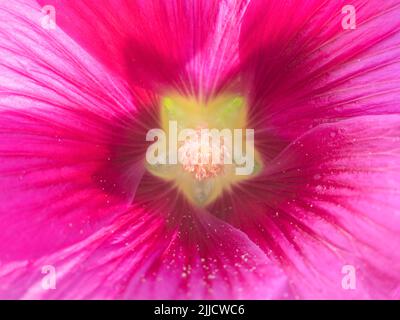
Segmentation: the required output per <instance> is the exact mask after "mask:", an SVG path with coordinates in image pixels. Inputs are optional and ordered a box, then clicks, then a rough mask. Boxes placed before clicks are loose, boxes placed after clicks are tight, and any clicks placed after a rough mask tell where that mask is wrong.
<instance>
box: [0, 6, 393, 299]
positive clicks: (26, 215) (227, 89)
mask: <svg viewBox="0 0 400 320" xmlns="http://www.w3.org/2000/svg"><path fill="white" fill-rule="evenodd" d="M347 5H351V6H352V8H353V9H354V12H353V13H354V14H355V16H354V17H353V18H354V21H353V22H354V23H355V25H353V27H352V28H345V27H344V26H345V24H343V23H342V22H343V19H346V15H345V14H346V13H343V12H342V8H343V7H345V6H347ZM44 6H46V7H44ZM43 7H44V10H43V11H42V8H43ZM46 14H48V15H46ZM399 15H400V1H399V0H385V1H384V2H382V1H379V0H371V1H364V0H352V1H351V3H348V2H347V1H342V0H337V1H334V0H328V1H326V0H308V1H300V0H299V1H297V0H293V1H282V0H276V1H275V0H269V1H263V0H220V1H212V0H211V1H209V0H185V1H179V0H171V1H162V0H130V1H127V0H125V1H124V0H104V1H94V0H93V1H91V0H87V1H81V0H69V1H62V0H38V1H33V0H14V1H6V0H0V188H1V192H0V230H1V232H0V297H2V298H7V299H17V298H18V299H96V298H97V299H144V298H146V299H147V298H148V299H204V298H207V299H226V298H227V299H242V298H246V299H311V298H318V299H328V298H329V299H354V298H358V299H371V298H378V299H396V298H397V299H398V298H400V250H399V249H400V248H399V247H400V170H399V169H400V115H399V112H400V81H399V78H398V75H399V72H400V19H399ZM43 19H46V20H43ZM48 22H51V23H50V24H47V26H48V27H46V23H48ZM200 119H201V121H200ZM169 120H179V121H180V122H181V123H183V124H190V125H193V126H196V125H198V126H199V127H202V126H208V127H209V126H212V125H215V126H219V127H221V128H222V127H225V128H230V129H233V128H235V127H238V126H239V127H241V128H252V129H254V138H255V145H254V154H255V169H254V171H253V172H252V174H250V175H248V176H237V175H235V174H232V172H231V171H230V170H229V168H228V167H227V166H226V165H222V166H219V167H218V168H216V167H212V166H192V165H187V166H182V165H179V164H178V165H175V166H172V167H171V166H154V165H149V163H147V162H146V151H147V150H148V147H149V142H148V141H146V134H147V133H148V132H149V130H151V129H154V128H164V129H165V128H166V126H165V123H166V122H168V121H169ZM197 122H198V123H197ZM188 149H190V148H188ZM49 270H50V271H51V272H53V273H54V274H53V275H54V277H55V278H54V279H53V281H52V282H51V285H50V286H46V285H44V284H45V283H44V280H46V279H47V278H46V277H49V276H51V274H49V273H48V272H49ZM348 271H349V272H350V273H351V274H350V273H348ZM350 276H351V277H352V278H351V279H350V282H349V283H350V285H349V286H347V285H346V283H347V282H346V281H348V280H349V279H348V278H346V277H350ZM46 281H47V280H46Z"/></svg>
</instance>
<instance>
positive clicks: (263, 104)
mask: <svg viewBox="0 0 400 320" xmlns="http://www.w3.org/2000/svg"><path fill="white" fill-rule="evenodd" d="M348 4H351V5H353V6H354V7H355V9H356V22H357V25H356V29H355V30H344V29H343V28H342V19H343V18H344V17H345V14H342V7H344V6H345V5H348ZM399 14H400V1H398V0H390V1H384V2H382V1H379V0H371V1H363V0H356V1H352V2H351V3H349V2H348V1H323V0H311V1H286V2H282V1H262V0H260V1H258V0H255V1H252V3H251V4H250V6H249V8H248V10H247V11H246V16H245V17H244V21H243V26H242V29H241V32H242V35H241V44H240V48H241V59H242V63H243V70H244V71H243V72H244V78H245V81H244V83H247V84H249V90H250V100H251V103H250V105H251V106H252V111H251V113H252V115H251V117H252V122H253V127H256V128H259V129H260V130H264V131H268V132H269V136H271V135H273V136H277V137H280V139H281V140H286V139H288V140H290V139H293V138H296V137H298V136H299V134H302V133H304V132H306V131H307V130H308V129H310V128H311V127H313V126H316V125H318V124H320V123H325V122H332V121H337V120H339V119H343V118H350V117H353V116H358V115H370V114H387V113H397V112H398V110H399V108H398V101H399V97H400V91H399V80H398V74H399V71H400V64H399V61H400V60H399V56H400V49H399V44H400V34H399V31H400V20H399V19H398V17H399Z"/></svg>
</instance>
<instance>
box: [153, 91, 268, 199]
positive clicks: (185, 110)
mask: <svg viewBox="0 0 400 320" xmlns="http://www.w3.org/2000/svg"><path fill="white" fill-rule="evenodd" d="M160 118H161V128H154V129H152V130H150V131H149V132H148V134H147V136H146V139H147V140H148V141H153V144H151V145H150V146H149V148H148V150H147V153H146V160H147V170H148V171H149V172H150V173H151V174H153V175H155V176H157V177H159V178H161V179H164V180H166V181H170V182H173V184H174V185H175V186H176V188H177V189H178V190H179V191H180V192H181V193H182V194H183V195H185V196H186V198H187V199H188V200H189V201H190V202H191V203H192V204H194V205H196V206H201V207H204V206H207V205H208V204H210V203H212V202H213V201H214V200H216V199H217V198H218V197H219V196H220V195H221V194H222V193H223V192H225V191H229V189H230V188H231V186H232V185H233V184H235V183H239V182H241V181H244V180H247V179H250V178H251V177H254V175H256V174H257V173H258V172H259V171H260V168H261V166H262V163H261V159H260V156H259V155H258V153H257V152H256V150H255V147H254V130H253V129H251V128H246V125H247V109H246V104H245V100H244V98H243V97H240V96H237V95H231V94H224V95H219V96H217V97H216V98H215V99H212V100H208V101H201V100H199V99H195V98H190V97H184V96H181V95H173V96H167V97H164V99H162V102H161V106H160Z"/></svg>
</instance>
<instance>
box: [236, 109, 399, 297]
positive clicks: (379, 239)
mask: <svg viewBox="0 0 400 320" xmlns="http://www.w3.org/2000/svg"><path fill="white" fill-rule="evenodd" d="M399 137H400V116H398V115H392V116H365V117H357V118H354V119H351V120H346V121H341V122H338V123H335V124H326V125H321V126H319V127H317V128H315V129H313V130H311V131H310V132H308V133H307V134H305V135H304V136H302V137H301V138H299V139H298V140H296V141H295V142H293V143H292V144H291V145H290V146H289V147H288V148H287V149H286V150H284V151H283V152H282V153H281V155H280V156H278V157H277V158H276V159H274V160H273V161H272V162H271V163H270V164H269V166H268V167H267V168H266V172H265V174H263V176H262V177H260V178H257V179H255V180H254V181H251V182H249V183H248V184H245V185H244V186H243V187H241V188H240V189H239V190H237V191H236V192H238V194H240V199H242V200H241V201H240V202H239V201H235V202H234V204H233V206H234V208H235V210H236V212H238V213H239V214H238V215H236V217H235V215H233V214H232V215H231V216H232V219H228V221H230V222H232V223H233V224H234V225H236V226H237V227H239V228H240V229H241V230H243V231H244V232H245V233H246V234H248V235H249V237H250V238H251V239H252V240H253V241H254V242H255V243H257V244H258V245H259V246H260V247H262V248H264V250H265V251H266V252H271V256H273V257H275V259H276V261H279V262H280V263H281V264H282V265H283V267H284V268H285V270H286V272H287V274H288V276H289V278H290V279H291V283H292V285H293V288H294V290H295V292H297V295H298V296H299V297H300V298H325V299H327V298H328V299H332V298H334V299H336V298H363V299H365V298H378V299H398V298H399V295H398V294H399V287H400V276H399V272H398V270H400V250H399V249H400V210H399V207H400V174H399V172H400V170H399V169H400V166H399V163H400V162H399V161H400V138H399ZM248 190H249V191H248ZM243 199H247V200H246V201H243ZM260 199H264V200H263V201H260ZM241 210H242V211H243V212H241ZM249 213H251V214H249ZM346 265H350V266H352V267H354V268H355V270H356V288H355V289H354V290H345V289H344V288H343V287H342V280H343V277H344V276H345V275H344V274H343V273H342V271H343V270H346V269H343V268H344V266H346Z"/></svg>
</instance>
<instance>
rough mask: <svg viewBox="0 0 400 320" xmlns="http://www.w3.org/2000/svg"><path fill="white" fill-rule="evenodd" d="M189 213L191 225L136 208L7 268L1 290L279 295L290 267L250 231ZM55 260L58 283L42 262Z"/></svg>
mask: <svg viewBox="0 0 400 320" xmlns="http://www.w3.org/2000/svg"><path fill="white" fill-rule="evenodd" d="M198 214H200V215H199V216H197V215H196V216H192V217H189V216H188V217H187V219H186V222H185V223H189V224H191V231H190V233H189V232H188V230H187V229H185V228H181V229H180V228H171V225H170V226H168V225H166V223H165V219H164V218H163V217H162V216H161V215H160V212H157V213H156V214H150V213H146V212H145V211H143V210H140V209H131V210H129V211H128V212H127V213H126V214H125V215H124V216H121V217H119V218H117V219H116V220H114V221H113V223H112V224H110V225H109V226H108V227H104V228H102V229H100V230H99V231H97V232H96V233H94V234H93V235H92V236H90V237H88V238H87V239H85V240H82V241H81V242H79V243H77V244H75V245H72V246H70V247H68V248H65V249H63V250H60V251H59V252H57V253H54V254H52V255H48V256H44V257H42V258H41V259H38V260H35V261H32V262H28V261H18V262H14V263H12V264H11V263H10V264H6V265H3V266H2V267H1V268H0V280H1V281H0V283H1V286H0V296H2V297H3V298H8V299H10V298H21V297H22V298H25V299H39V298H40V299H49V298H50V299H113V298H114V299H115V298H124V299H144V298H156V299H178V298H185V299H192V298H198V299H203V298H207V299H215V298H218V299H225V298H229V299H232V298H255V299H257V298H276V297H281V296H282V295H283V294H284V293H285V290H287V287H286V281H285V279H286V278H285V276H284V274H283V273H282V271H281V270H280V269H279V268H277V267H276V266H273V265H272V264H271V262H270V261H269V260H268V259H267V258H266V256H265V255H264V253H263V252H262V251H261V250H260V249H259V248H258V247H257V246H255V245H254V244H253V243H252V242H251V241H250V240H249V239H248V238H247V237H246V236H245V235H244V234H243V233H241V232H240V231H238V230H236V229H234V228H232V227H230V226H228V225H227V224H225V223H223V222H221V221H219V220H218V219H216V218H214V217H212V216H210V215H209V214H208V213H206V212H198ZM46 265H51V266H54V268H55V270H56V275H57V278H56V289H54V290H51V289H50V290H44V289H43V287H42V279H43V277H44V275H43V274H41V268H42V267H43V266H46Z"/></svg>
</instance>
